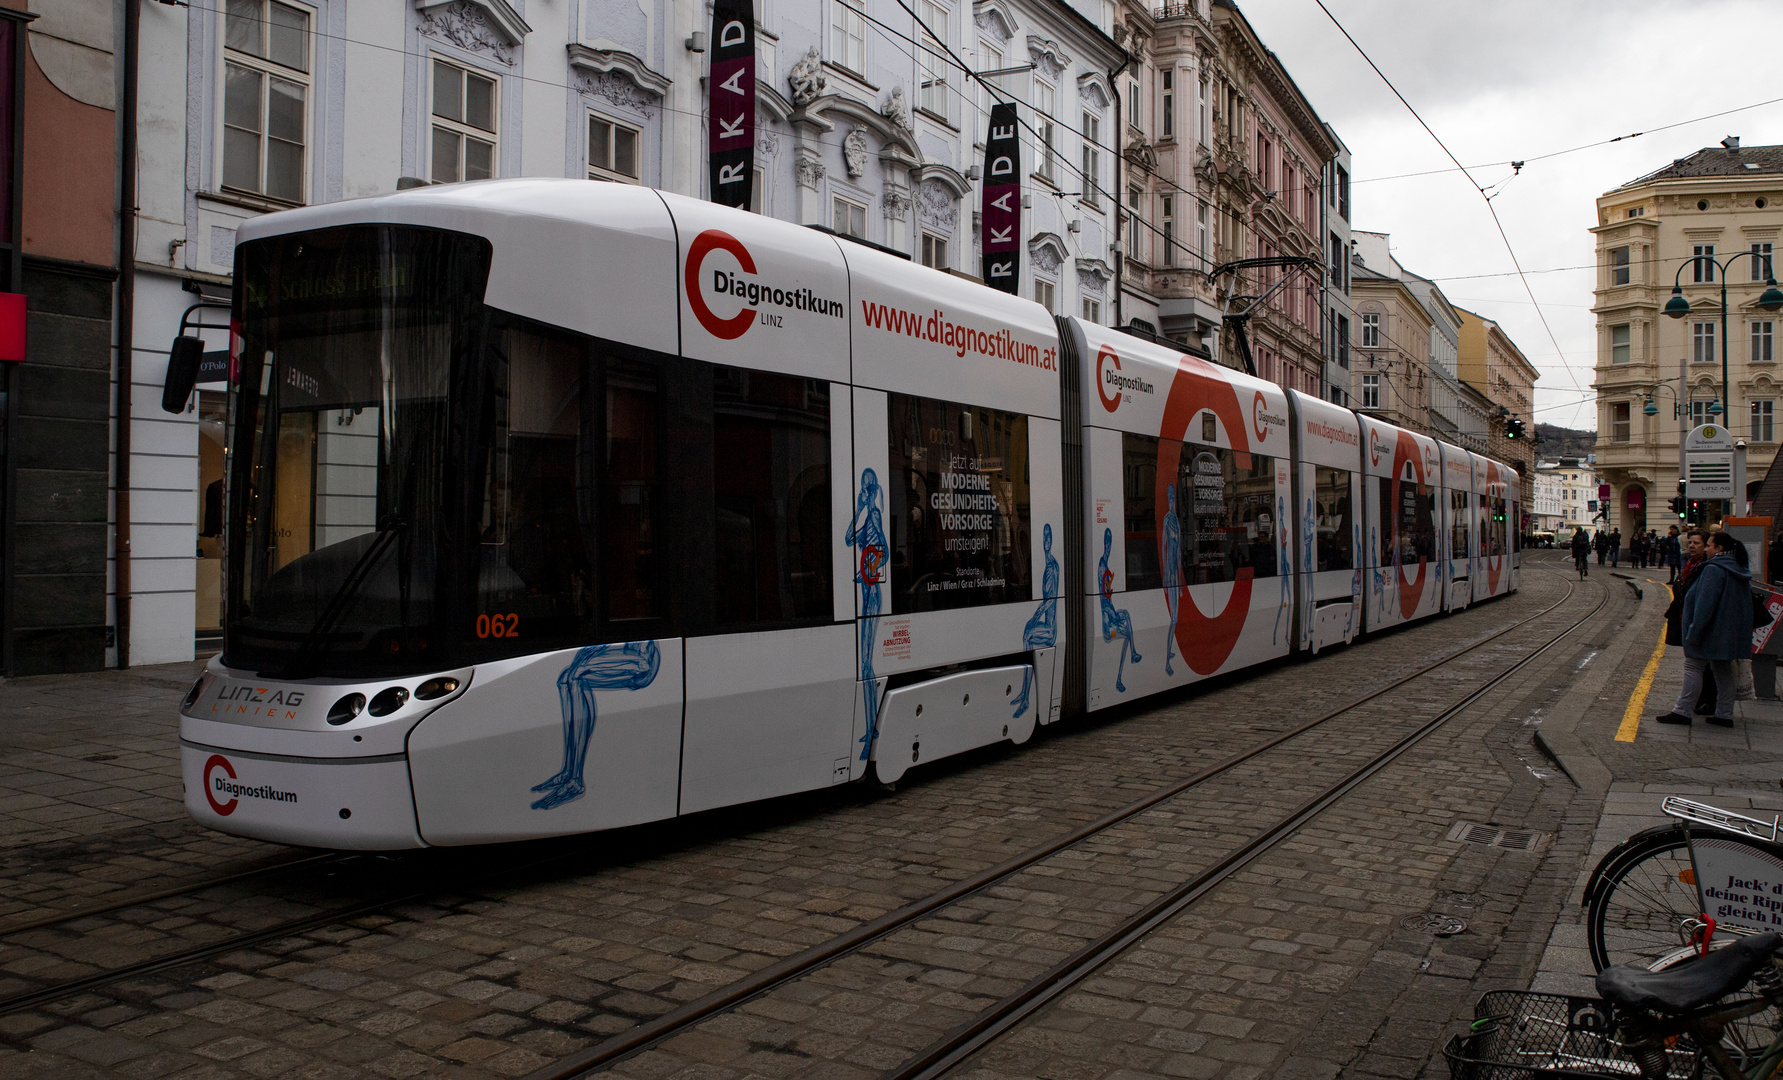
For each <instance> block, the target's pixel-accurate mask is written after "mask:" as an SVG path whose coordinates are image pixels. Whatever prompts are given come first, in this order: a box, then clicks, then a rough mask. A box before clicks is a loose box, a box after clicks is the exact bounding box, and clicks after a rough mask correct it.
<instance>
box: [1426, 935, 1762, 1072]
mask: <svg viewBox="0 0 1783 1080" xmlns="http://www.w3.org/2000/svg"><path fill="white" fill-rule="evenodd" d="M1705 944H1706V941H1705ZM1780 948H1783V934H1777V933H1767V934H1759V935H1754V936H1745V937H1739V938H1735V939H1732V940H1731V941H1729V942H1727V943H1726V944H1725V946H1724V947H1722V948H1720V949H1716V950H1713V951H1708V952H1707V953H1706V955H1702V956H1697V957H1692V958H1691V959H1689V960H1687V961H1685V962H1683V963H1680V964H1677V965H1674V966H1673V967H1671V968H1669V969H1667V970H1663V971H1648V970H1646V969H1644V968H1642V967H1639V966H1637V965H1633V964H1620V965H1615V966H1612V967H1609V968H1606V969H1604V970H1603V971H1602V972H1600V973H1599V974H1598V977H1597V992H1598V994H1599V995H1601V996H1600V997H1598V998H1580V997H1570V996H1565V995H1560V994H1541V993H1534V992H1529V991H1517V990H1500V991H1495V992H1492V993H1489V994H1486V995H1485V996H1483V997H1482V998H1481V999H1480V1001H1479V1004H1478V1006H1477V1007H1476V1008H1475V1011H1474V1016H1475V1019H1474V1022H1473V1024H1472V1026H1471V1027H1469V1029H1468V1030H1467V1032H1466V1033H1464V1034H1458V1035H1455V1036H1454V1037H1452V1038H1451V1039H1450V1040H1449V1042H1448V1044H1447V1045H1446V1046H1445V1047H1444V1048H1443V1056H1444V1057H1445V1058H1447V1059H1448V1062H1449V1073H1450V1075H1451V1076H1452V1077H1453V1078H1454V1080H1534V1078H1538V1077H1540V1078H1546V1077H1606V1076H1614V1077H1624V1078H1626V1077H1637V1076H1638V1077H1640V1078H1641V1080H1696V1078H1697V1077H1702V1076H1705V1075H1707V1073H1706V1071H1705V1065H1708V1066H1713V1068H1714V1071H1715V1072H1716V1073H1718V1074H1720V1076H1721V1077H1722V1080H1770V1078H1771V1077H1772V1076H1773V1075H1774V1074H1775V1073H1776V1072H1777V1067H1778V1065H1779V1064H1780V1063H1783V1037H1778V1038H1774V1039H1773V1040H1772V1041H1771V1042H1770V1043H1769V1044H1768V1045H1766V1046H1765V1047H1764V1048H1763V1049H1762V1050H1758V1051H1746V1050H1745V1049H1743V1048H1741V1047H1738V1046H1735V1045H1732V1044H1730V1043H1729V1042H1728V1041H1727V1039H1726V1033H1727V1031H1728V1030H1729V1028H1730V1026H1732V1025H1734V1024H1736V1023H1738V1022H1740V1021H1742V1020H1745V1019H1747V1018H1750V1017H1752V1016H1756V1015H1760V1014H1762V1013H1766V1012H1772V1011H1775V1010H1776V1009H1777V1008H1779V1007H1780V1006H1783V973H1779V971H1778V969H1777V963H1776V954H1777V951H1778V950H1779V949H1780ZM1748 983H1750V984H1751V985H1752V986H1754V987H1755V988H1756V990H1757V993H1756V995H1755V996H1748V997H1735V996H1734V995H1736V994H1738V993H1739V991H1740V989H1741V988H1742V987H1745V986H1746V985H1747V984H1748Z"/></svg>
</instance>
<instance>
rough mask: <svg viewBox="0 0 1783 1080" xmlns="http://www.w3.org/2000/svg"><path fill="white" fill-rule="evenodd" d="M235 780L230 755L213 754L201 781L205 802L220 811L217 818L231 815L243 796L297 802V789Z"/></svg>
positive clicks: (207, 761) (244, 797)
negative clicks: (243, 782)
mask: <svg viewBox="0 0 1783 1080" xmlns="http://www.w3.org/2000/svg"><path fill="white" fill-rule="evenodd" d="M219 769H220V770H222V775H220V776H219V775H218V770H219ZM235 781H236V776H235V766H233V765H231V764H230V763H229V759H228V758H226V757H224V756H223V755H222V754H212V755H211V756H210V758H209V759H207V760H206V761H205V763H204V774H203V775H202V776H201V777H200V778H199V782H200V783H202V784H203V785H204V798H205V801H206V802H209V803H210V808H211V809H212V810H215V811H216V812H217V816H218V817H228V816H229V815H230V814H233V813H235V808H236V806H237V805H239V804H240V801H241V800H242V799H265V800H267V801H268V802H288V803H294V802H296V801H297V792H295V791H280V790H278V789H277V788H273V787H270V786H268V785H265V784H261V785H259V786H257V787H249V786H247V785H246V784H238V783H236V782H235ZM218 796H226V798H218Z"/></svg>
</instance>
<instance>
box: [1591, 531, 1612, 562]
mask: <svg viewBox="0 0 1783 1080" xmlns="http://www.w3.org/2000/svg"><path fill="white" fill-rule="evenodd" d="M1591 546H1592V547H1594V548H1596V549H1597V565H1599V566H1602V565H1603V561H1604V560H1605V559H1607V558H1609V555H1610V538H1609V537H1608V536H1605V535H1604V531H1603V530H1602V529H1599V530H1597V535H1596V536H1594V537H1592V538H1591Z"/></svg>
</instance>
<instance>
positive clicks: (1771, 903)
mask: <svg viewBox="0 0 1783 1080" xmlns="http://www.w3.org/2000/svg"><path fill="white" fill-rule="evenodd" d="M1660 808H1661V810H1662V811H1664V812H1665V813H1666V814H1667V815H1669V816H1671V817H1672V818H1674V819H1676V820H1674V821H1673V823H1672V824H1669V825H1660V826H1656V827H1654V828H1651V829H1646V830H1643V831H1642V832H1639V833H1636V834H1635V835H1633V836H1631V837H1629V838H1628V839H1627V840H1625V841H1623V842H1622V843H1621V844H1619V845H1617V846H1616V847H1615V848H1613V849H1611V850H1610V852H1609V853H1608V854H1606V855H1605V856H1604V857H1603V858H1602V859H1601V860H1600V861H1599V862H1598V864H1597V866H1596V868H1595V869H1593V870H1592V872H1591V876H1590V878H1588V879H1587V881H1586V884H1585V895H1584V900H1583V903H1584V906H1585V908H1586V918H1585V943H1586V948H1587V951H1588V952H1589V954H1590V956H1591V963H1592V966H1593V967H1595V968H1596V969H1597V970H1598V971H1603V970H1605V969H1607V968H1610V967H1612V966H1613V965H1617V964H1634V965H1637V966H1640V967H1643V968H1646V969H1648V970H1654V971H1659V970H1666V969H1668V968H1671V967H1674V966H1676V965H1678V964H1680V963H1682V962H1684V961H1685V960H1687V959H1689V958H1690V957H1693V956H1695V955H1697V954H1699V953H1700V952H1701V951H1703V943H1704V942H1705V941H1711V942H1712V941H1713V939H1714V937H1715V935H1716V933H1717V932H1719V933H1720V935H1721V937H1720V943H1721V944H1722V945H1725V944H1727V943H1728V942H1730V941H1733V940H1737V939H1738V938H1740V937H1743V936H1750V935H1754V934H1759V933H1764V932H1768V931H1770V930H1773V929H1783V828H1780V823H1779V819H1777V818H1773V819H1771V820H1770V821H1763V820H1760V819H1758V818H1752V817H1747V816H1745V815H1743V814H1736V813H1733V812H1731V811H1727V810H1722V809H1720V808H1718V807H1714V806H1708V805H1706V804H1703V803H1699V802H1694V801H1692V800H1690V799H1685V798H1681V797H1679V796H1675V795H1673V796H1667V797H1666V798H1664V799H1662V800H1661V801H1660ZM1711 947H1713V946H1712V945H1711ZM1779 1027H1780V1025H1779V1024H1778V1022H1777V1017H1776V1016H1774V1015H1772V1014H1768V1013H1761V1014H1754V1015H1753V1016H1751V1017H1748V1018H1745V1019H1742V1020H1741V1021H1740V1022H1738V1023H1736V1024H1734V1025H1732V1027H1731V1028H1730V1030H1729V1031H1728V1033H1727V1038H1728V1040H1729V1041H1730V1042H1732V1043H1733V1044H1735V1045H1736V1046H1737V1047H1739V1048H1741V1050H1742V1051H1743V1052H1746V1053H1748V1054H1750V1053H1753V1052H1756V1050H1757V1049H1758V1048H1760V1047H1763V1046H1767V1045H1769V1044H1770V1043H1771V1042H1772V1040H1773V1039H1774V1038H1775V1037H1776V1035H1777V1034H1778V1031H1779Z"/></svg>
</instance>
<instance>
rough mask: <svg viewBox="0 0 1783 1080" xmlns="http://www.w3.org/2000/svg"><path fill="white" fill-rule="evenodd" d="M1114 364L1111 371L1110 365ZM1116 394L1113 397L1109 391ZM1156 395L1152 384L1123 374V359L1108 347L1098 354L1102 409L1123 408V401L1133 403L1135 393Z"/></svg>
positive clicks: (1097, 388) (1098, 378) (1097, 387)
mask: <svg viewBox="0 0 1783 1080" xmlns="http://www.w3.org/2000/svg"><path fill="white" fill-rule="evenodd" d="M1109 364H1113V365H1114V370H1112V371H1110V370H1109V367H1108V365H1109ZM1110 389H1112V390H1113V391H1114V393H1113V394H1112V395H1111V394H1110V393H1109V390H1110ZM1128 391H1132V392H1133V393H1138V394H1151V393H1156V391H1155V389H1154V388H1153V387H1152V384H1151V383H1148V382H1146V381H1145V380H1144V379H1141V378H1139V377H1138V376H1134V375H1122V374H1121V358H1120V355H1119V354H1118V353H1116V352H1115V351H1114V350H1113V349H1112V348H1110V347H1109V346H1107V345H1104V346H1102V348H1101V349H1100V350H1099V351H1098V352H1097V353H1096V396H1097V397H1099V398H1101V399H1102V407H1103V408H1104V409H1107V410H1108V411H1109V412H1113V411H1114V410H1116V409H1118V408H1120V407H1121V402H1122V401H1132V400H1133V393H1128Z"/></svg>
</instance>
